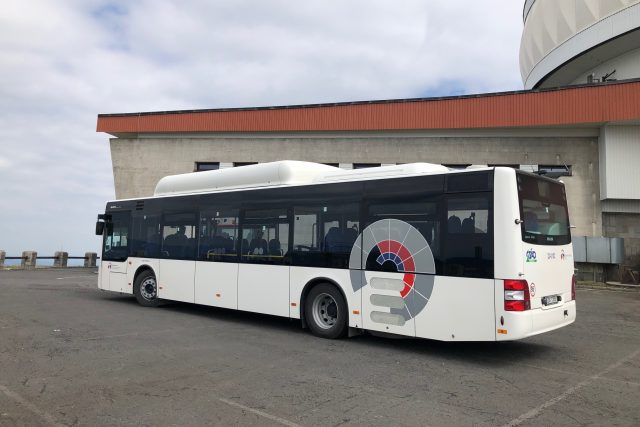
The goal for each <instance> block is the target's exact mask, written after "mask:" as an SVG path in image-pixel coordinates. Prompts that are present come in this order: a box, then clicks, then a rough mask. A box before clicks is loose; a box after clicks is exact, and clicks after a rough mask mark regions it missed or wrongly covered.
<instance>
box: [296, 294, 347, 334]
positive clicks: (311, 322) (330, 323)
mask: <svg viewBox="0 0 640 427" xmlns="http://www.w3.org/2000/svg"><path fill="white" fill-rule="evenodd" d="M304 313H305V320H306V322H307V325H308V326H309V329H310V330H311V333H313V334H314V335H315V336H318V337H321V338H328V339H336V338H340V337H343V336H344V335H345V334H346V333H347V330H348V318H349V316H348V313H347V303H346V302H345V300H344V297H343V296H342V293H340V291H339V290H338V288H336V287H335V286H333V285H331V284H329V283H320V284H318V285H316V286H314V287H313V288H312V289H311V291H309V294H308V295H307V298H306V299H305V306H304Z"/></svg>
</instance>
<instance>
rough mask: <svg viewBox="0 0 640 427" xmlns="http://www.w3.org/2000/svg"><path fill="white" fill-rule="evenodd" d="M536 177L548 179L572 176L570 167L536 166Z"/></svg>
mask: <svg viewBox="0 0 640 427" xmlns="http://www.w3.org/2000/svg"><path fill="white" fill-rule="evenodd" d="M538 175H542V176H546V177H548V178H559V177H561V176H572V171H571V165H568V166H567V165H538Z"/></svg>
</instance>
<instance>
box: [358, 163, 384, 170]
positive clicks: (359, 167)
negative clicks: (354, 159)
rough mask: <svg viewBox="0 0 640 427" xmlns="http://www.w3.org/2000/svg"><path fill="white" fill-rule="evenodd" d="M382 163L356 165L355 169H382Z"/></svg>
mask: <svg viewBox="0 0 640 427" xmlns="http://www.w3.org/2000/svg"><path fill="white" fill-rule="evenodd" d="M381 165H382V163H354V164H353V168H354V169H366V168H377V167H380V166H381Z"/></svg>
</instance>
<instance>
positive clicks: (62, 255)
mask: <svg viewBox="0 0 640 427" xmlns="http://www.w3.org/2000/svg"><path fill="white" fill-rule="evenodd" d="M80 259H81V260H84V263H83V264H84V267H96V265H97V260H99V259H100V257H99V256H98V254H97V253H95V252H86V253H85V254H84V256H69V254H68V253H67V252H56V253H55V254H54V255H53V256H38V253H37V252H36V251H24V252H22V255H21V256H6V252H5V251H2V250H0V269H1V268H4V267H5V266H6V265H5V261H7V260H20V264H19V265H12V266H11V267H12V268H24V269H30V268H35V267H36V265H37V262H38V260H53V267H68V266H69V265H68V261H69V260H80Z"/></svg>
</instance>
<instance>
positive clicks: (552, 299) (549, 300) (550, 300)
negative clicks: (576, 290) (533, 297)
mask: <svg viewBox="0 0 640 427" xmlns="http://www.w3.org/2000/svg"><path fill="white" fill-rule="evenodd" d="M558 301H560V297H559V296H558V295H549V296H546V297H542V304H543V305H553V304H557V303H558Z"/></svg>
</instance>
